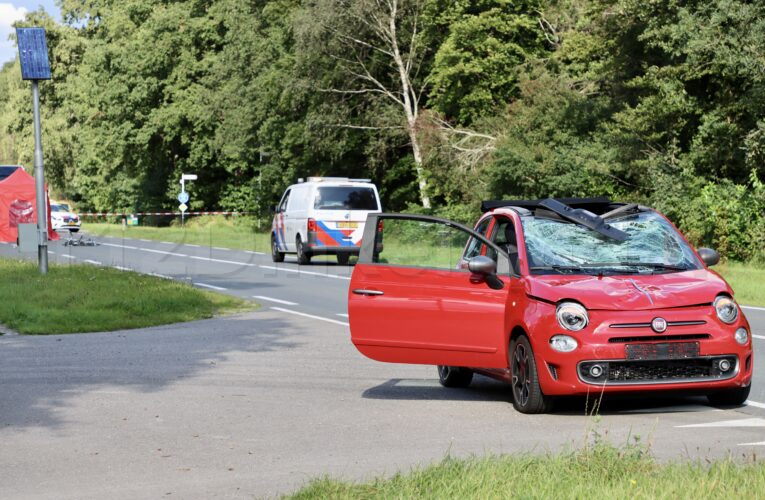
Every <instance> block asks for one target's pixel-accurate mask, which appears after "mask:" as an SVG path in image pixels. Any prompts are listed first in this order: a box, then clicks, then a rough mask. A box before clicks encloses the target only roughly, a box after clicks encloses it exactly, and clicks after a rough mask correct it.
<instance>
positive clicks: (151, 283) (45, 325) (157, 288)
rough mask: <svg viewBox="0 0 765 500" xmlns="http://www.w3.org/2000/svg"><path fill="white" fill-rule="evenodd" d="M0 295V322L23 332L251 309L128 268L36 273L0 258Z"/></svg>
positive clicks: (132, 324)
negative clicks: (121, 269) (123, 269)
mask: <svg viewBox="0 0 765 500" xmlns="http://www.w3.org/2000/svg"><path fill="white" fill-rule="evenodd" d="M0 296H1V297H3V300H2V301H0V323H2V324H4V325H5V326H7V327H9V328H11V329H12V330H15V331H17V332H19V333H26V334H56V333H82V332H99V331H110V330H121V329H126V328H141V327H147V326H156V325H164V324H168V323H177V322H181V321H192V320H196V319H203V318H210V317H212V316H214V315H218V314H225V313H231V312H238V311H244V310H251V309H254V308H255V307H257V306H256V305H255V304H254V303H252V302H247V301H243V300H241V299H238V298H236V297H231V296H228V295H222V294H217V293H212V292H207V291H203V290H198V289H196V288H193V287H191V286H189V285H186V284H184V283H179V282H177V281H172V280H166V279H161V278H155V277H152V276H146V275H142V274H138V273H134V272H130V271H118V270H116V269H111V268H100V267H96V266H86V265H72V266H55V265H52V266H50V268H49V272H48V274H47V275H46V276H42V275H40V273H39V272H38V269H37V265H36V264H33V263H30V262H22V261H16V260H8V259H0Z"/></svg>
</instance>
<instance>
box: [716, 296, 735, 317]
mask: <svg viewBox="0 0 765 500" xmlns="http://www.w3.org/2000/svg"><path fill="white" fill-rule="evenodd" d="M714 305H715V312H717V317H718V318H719V319H720V321H722V322H723V323H727V324H731V323H733V322H734V321H736V318H738V306H737V305H736V302H735V301H734V300H733V299H731V298H730V297H728V296H726V295H719V296H718V297H717V298H716V299H715V304H714Z"/></svg>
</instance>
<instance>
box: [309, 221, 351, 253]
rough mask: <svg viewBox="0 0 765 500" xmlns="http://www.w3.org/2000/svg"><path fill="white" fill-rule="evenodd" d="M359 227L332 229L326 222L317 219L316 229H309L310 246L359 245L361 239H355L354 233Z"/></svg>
mask: <svg viewBox="0 0 765 500" xmlns="http://www.w3.org/2000/svg"><path fill="white" fill-rule="evenodd" d="M356 231H358V229H332V228H330V227H329V226H328V225H327V224H326V223H325V222H322V221H316V230H315V231H309V233H308V238H309V239H308V241H309V245H310V246H317V247H322V246H324V247H358V246H360V245H361V239H359V241H356V242H354V241H353V233H354V232H356Z"/></svg>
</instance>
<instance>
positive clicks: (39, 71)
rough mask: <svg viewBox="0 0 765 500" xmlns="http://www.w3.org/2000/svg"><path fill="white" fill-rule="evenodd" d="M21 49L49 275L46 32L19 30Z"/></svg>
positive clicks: (42, 256)
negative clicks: (43, 97)
mask: <svg viewBox="0 0 765 500" xmlns="http://www.w3.org/2000/svg"><path fill="white" fill-rule="evenodd" d="M16 41H17V43H18V46H19V62H20V63H21V79H22V80H31V81H32V114H33V116H34V131H35V155H34V159H35V160H34V163H35V191H36V194H37V196H36V200H37V231H38V234H39V238H38V239H39V244H38V246H37V254H38V255H37V260H38V263H39V267H40V273H41V274H47V273H48V200H47V197H46V193H45V171H44V169H43V151H42V132H41V128H40V89H39V87H38V82H39V81H40V80H50V79H51V74H50V61H49V60H48V43H47V42H46V41H45V30H44V29H43V28H16Z"/></svg>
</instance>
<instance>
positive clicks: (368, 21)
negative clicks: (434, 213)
mask: <svg viewBox="0 0 765 500" xmlns="http://www.w3.org/2000/svg"><path fill="white" fill-rule="evenodd" d="M422 7H423V1H422V0H318V1H316V2H312V3H310V4H309V6H308V8H307V12H306V16H305V17H304V19H305V20H306V21H305V22H304V24H303V31H304V37H303V41H304V43H305V44H306V45H307V46H308V47H307V48H306V49H307V50H306V51H307V52H311V51H316V52H318V53H320V54H323V55H324V56H325V57H326V58H328V59H329V60H330V61H332V63H333V65H334V66H335V68H336V70H337V72H336V73H335V75H334V78H331V80H330V81H329V82H327V83H329V85H328V86H326V87H321V86H319V87H317V90H319V91H320V92H322V93H325V94H338V95H341V96H344V97H346V98H347V97H355V98H360V99H366V100H367V101H370V102H368V103H367V106H370V107H378V106H381V107H383V108H385V107H391V106H392V107H393V108H394V109H397V110H398V112H397V113H385V112H384V111H382V115H383V116H386V117H389V118H390V119H391V121H389V122H387V123H383V124H378V123H370V122H365V123H342V124H338V125H339V126H343V127H348V128H355V129H361V130H385V129H395V128H401V127H403V128H404V129H405V131H406V134H407V137H408V139H409V144H410V147H411V151H412V156H413V159H414V162H413V165H414V168H415V174H416V177H417V184H418V187H419V195H420V202H421V203H422V206H423V207H426V208H429V207H430V206H431V201H430V197H429V195H428V184H427V180H426V176H425V172H424V169H423V154H422V148H421V145H420V139H419V137H418V126H419V124H418V120H419V117H420V104H421V100H422V98H423V92H424V90H425V82H424V81H423V80H422V79H420V78H419V72H420V68H421V65H422V62H423V56H424V52H425V47H423V46H422V44H421V43H420V15H421V12H422ZM317 21H318V24H317V26H318V30H314V29H311V28H310V25H311V24H313V23H316V22H317ZM325 80H326V79H325ZM378 116H380V115H378ZM402 123H403V124H402Z"/></svg>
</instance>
